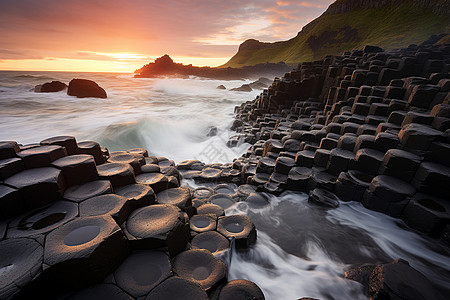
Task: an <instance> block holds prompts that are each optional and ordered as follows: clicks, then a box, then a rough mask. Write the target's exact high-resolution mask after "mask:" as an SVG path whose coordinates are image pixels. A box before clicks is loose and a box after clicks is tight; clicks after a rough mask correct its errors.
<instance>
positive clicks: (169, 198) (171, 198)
mask: <svg viewBox="0 0 450 300" xmlns="http://www.w3.org/2000/svg"><path fill="white" fill-rule="evenodd" d="M156 199H158V203H161V204H172V205H176V206H178V207H179V208H180V209H181V210H184V211H186V210H188V209H189V208H191V207H192V199H191V192H190V190H189V188H188V187H185V186H182V187H179V188H172V189H167V190H164V191H161V192H159V193H158V194H156Z"/></svg>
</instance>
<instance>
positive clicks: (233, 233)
mask: <svg viewBox="0 0 450 300" xmlns="http://www.w3.org/2000/svg"><path fill="white" fill-rule="evenodd" d="M217 231H218V232H220V233H221V234H223V235H224V236H225V237H226V238H228V239H233V238H234V239H235V245H236V248H238V249H245V248H248V247H249V246H250V245H252V244H254V243H255V242H256V229H255V225H254V224H253V222H252V221H251V220H250V218H249V217H247V216H243V215H235V216H225V217H220V218H219V220H218V223H217Z"/></svg>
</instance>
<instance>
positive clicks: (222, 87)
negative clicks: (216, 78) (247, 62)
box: [216, 84, 227, 90]
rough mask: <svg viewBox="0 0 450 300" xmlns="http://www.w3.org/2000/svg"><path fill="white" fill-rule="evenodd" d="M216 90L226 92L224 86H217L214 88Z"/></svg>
mask: <svg viewBox="0 0 450 300" xmlns="http://www.w3.org/2000/svg"><path fill="white" fill-rule="evenodd" d="M216 89H218V90H226V89H227V88H226V87H225V86H224V85H222V84H221V85H219V86H218V87H216Z"/></svg>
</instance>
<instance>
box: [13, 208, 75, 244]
mask: <svg viewBox="0 0 450 300" xmlns="http://www.w3.org/2000/svg"><path fill="white" fill-rule="evenodd" d="M77 216H78V206H77V205H76V204H75V203H72V202H68V201H57V202H54V203H52V204H50V205H47V206H45V207H42V208H39V209H36V210H34V211H31V212H27V213H25V214H23V215H21V216H20V217H17V218H16V219H14V220H12V221H11V222H10V223H9V225H8V231H7V238H19V237H36V236H38V235H44V234H47V233H48V232H50V231H52V230H53V229H55V228H58V227H59V226H61V225H62V224H64V223H67V222H69V221H71V220H73V219H74V218H75V217H77Z"/></svg>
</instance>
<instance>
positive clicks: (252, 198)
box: [244, 193, 270, 209]
mask: <svg viewBox="0 0 450 300" xmlns="http://www.w3.org/2000/svg"><path fill="white" fill-rule="evenodd" d="M244 201H245V202H246V203H247V204H248V206H249V207H251V208H253V209H255V208H256V209H258V208H263V207H266V206H268V205H270V200H269V197H267V195H265V194H261V193H251V194H250V195H249V196H248V197H247V198H245V200H244Z"/></svg>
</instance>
